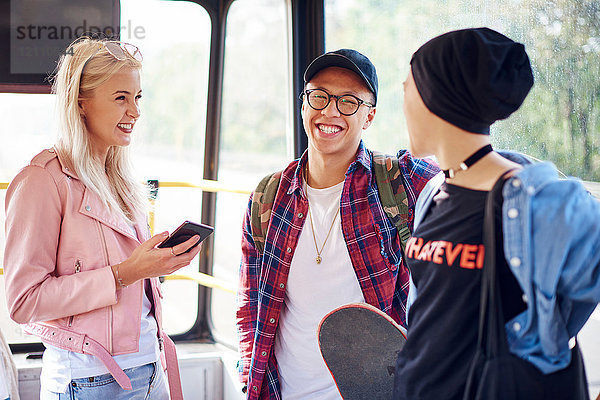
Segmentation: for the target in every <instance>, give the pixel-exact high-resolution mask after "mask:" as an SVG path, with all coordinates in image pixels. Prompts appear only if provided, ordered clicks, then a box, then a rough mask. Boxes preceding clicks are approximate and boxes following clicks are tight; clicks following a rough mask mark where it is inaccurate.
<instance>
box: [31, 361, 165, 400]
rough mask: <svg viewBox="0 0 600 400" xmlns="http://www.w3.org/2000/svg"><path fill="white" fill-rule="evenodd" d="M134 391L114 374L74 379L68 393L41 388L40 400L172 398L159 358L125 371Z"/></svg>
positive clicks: (153, 399)
mask: <svg viewBox="0 0 600 400" xmlns="http://www.w3.org/2000/svg"><path fill="white" fill-rule="evenodd" d="M124 372H125V373H126V374H127V376H128V377H129V379H130V380H131V386H133V390H123V389H122V388H121V386H119V384H118V383H117V381H115V378H113V376H112V375H111V374H104V375H99V376H93V377H89V378H79V379H73V380H72V381H71V383H69V387H68V388H67V391H66V393H53V392H50V391H48V390H45V389H44V388H42V390H41V392H40V400H96V399H102V400H108V399H111V400H113V399H114V400H125V399H127V400H131V399H135V400H169V391H168V389H167V384H166V379H165V374H164V372H163V370H162V367H161V364H160V361H157V362H155V363H151V364H146V365H142V366H139V367H134V368H128V369H126V370H124Z"/></svg>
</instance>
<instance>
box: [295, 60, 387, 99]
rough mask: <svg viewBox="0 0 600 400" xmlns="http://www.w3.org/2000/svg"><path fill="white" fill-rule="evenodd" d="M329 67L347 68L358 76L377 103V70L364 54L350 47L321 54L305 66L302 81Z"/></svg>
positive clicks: (308, 79)
mask: <svg viewBox="0 0 600 400" xmlns="http://www.w3.org/2000/svg"><path fill="white" fill-rule="evenodd" d="M329 67H339V68H345V69H349V70H350V71H352V72H354V73H355V74H357V75H358V76H360V77H361V78H362V80H363V81H364V82H365V85H367V87H368V88H369V90H370V91H371V92H372V93H373V95H374V96H375V103H377V71H376V70H375V66H374V65H373V63H371V60H369V59H368V58H367V57H366V56H364V55H362V54H361V53H359V52H358V51H356V50H352V49H340V50H336V51H330V52H328V53H325V54H322V55H320V56H319V57H317V58H315V59H314V60H313V62H311V63H310V65H309V66H308V68H306V71H305V72H304V83H306V82H309V81H310V80H311V79H312V78H313V77H314V76H315V75H316V74H317V72H319V71H321V70H322V69H325V68H329Z"/></svg>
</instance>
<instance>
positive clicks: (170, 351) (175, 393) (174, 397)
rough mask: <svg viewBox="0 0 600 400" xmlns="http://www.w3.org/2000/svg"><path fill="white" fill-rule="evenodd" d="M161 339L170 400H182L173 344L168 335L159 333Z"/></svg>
mask: <svg viewBox="0 0 600 400" xmlns="http://www.w3.org/2000/svg"><path fill="white" fill-rule="evenodd" d="M160 336H161V338H162V339H163V343H164V345H165V353H164V354H165V361H166V364H167V377H168V380H169V392H170V393H171V400H183V391H182V389H181V378H180V376H179V363H178V362H177V351H176V350H175V343H173V341H172V340H171V338H170V337H169V335H167V334H166V333H164V332H161V335H160Z"/></svg>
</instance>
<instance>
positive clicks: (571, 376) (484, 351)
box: [463, 171, 589, 400]
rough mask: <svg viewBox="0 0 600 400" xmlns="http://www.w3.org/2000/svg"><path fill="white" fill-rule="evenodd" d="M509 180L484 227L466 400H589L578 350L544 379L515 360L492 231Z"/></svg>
mask: <svg viewBox="0 0 600 400" xmlns="http://www.w3.org/2000/svg"><path fill="white" fill-rule="evenodd" d="M509 172H510V171H509ZM507 173H508V172H507ZM505 175H506V174H504V175H503V176H502V177H500V179H498V181H497V182H496V183H495V185H494V187H493V189H492V190H491V191H490V193H489V194H488V196H487V200H486V206H485V214H484V226H483V243H484V245H485V262H484V267H483V273H482V278H481V279H482V282H481V299H480V310H479V333H478V338H477V349H476V352H475V356H474V357H473V360H472V362H471V366H470V368H469V373H468V376H467V383H466V387H465V393H464V397H463V400H500V399H502V400H521V399H523V400H525V399H526V400H537V399H540V400H541V399H556V400H559V399H565V400H566V399H568V400H579V399H582V400H587V399H589V394H588V389H587V380H586V376H585V368H584V365H583V359H582V357H581V353H580V351H579V347H578V346H577V345H576V346H575V347H573V349H571V363H570V364H569V366H568V367H566V368H565V369H563V370H560V371H557V372H554V373H552V374H548V375H544V374H543V373H542V372H541V371H540V370H538V369H537V368H536V367H535V366H534V365H533V364H531V363H529V362H528V361H526V360H523V359H521V358H519V357H517V356H515V355H513V354H512V353H511V352H510V351H509V349H508V343H507V341H506V332H505V328H504V318H503V314H502V303H501V300H500V299H501V298H502V297H501V293H500V285H499V283H498V279H497V275H496V248H495V244H496V240H495V235H496V229H495V226H494V225H495V218H494V216H495V213H494V199H495V198H496V196H501V192H502V187H503V185H504V182H505V179H504V176H505ZM506 295H510V294H506Z"/></svg>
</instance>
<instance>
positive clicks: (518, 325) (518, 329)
mask: <svg viewBox="0 0 600 400" xmlns="http://www.w3.org/2000/svg"><path fill="white" fill-rule="evenodd" d="M512 327H513V330H514V331H515V332H519V331H520V330H521V324H520V323H518V322H515V323H514V324H513V326H512Z"/></svg>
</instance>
